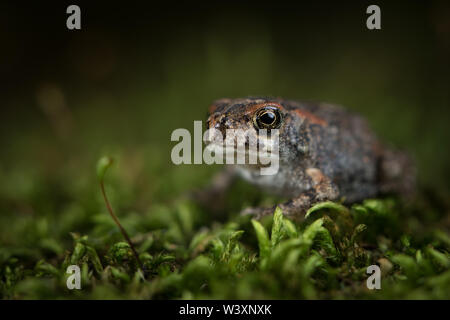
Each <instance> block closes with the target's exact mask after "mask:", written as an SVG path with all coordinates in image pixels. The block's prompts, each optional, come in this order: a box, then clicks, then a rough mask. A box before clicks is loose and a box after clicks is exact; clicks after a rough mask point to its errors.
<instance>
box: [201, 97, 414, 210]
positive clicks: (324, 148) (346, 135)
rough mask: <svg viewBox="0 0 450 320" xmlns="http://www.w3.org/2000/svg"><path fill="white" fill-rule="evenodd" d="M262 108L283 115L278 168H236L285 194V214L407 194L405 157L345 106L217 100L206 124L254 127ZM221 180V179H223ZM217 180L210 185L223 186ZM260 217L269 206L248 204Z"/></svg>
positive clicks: (409, 170)
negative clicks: (268, 172) (271, 172)
mask: <svg viewBox="0 0 450 320" xmlns="http://www.w3.org/2000/svg"><path fill="white" fill-rule="evenodd" d="M266 106H271V107H276V108H277V109H278V110H279V111H280V114H281V115H282V123H281V126H280V128H279V132H280V136H279V137H280V138H279V139H280V142H279V148H280V150H279V151H280V169H279V171H278V173H277V174H276V175H275V176H269V177H268V176H262V175H260V170H259V168H258V166H257V165H253V166H250V165H240V166H237V165H236V166H235V171H236V172H238V173H239V174H240V175H241V176H242V177H244V178H245V179H247V180H248V181H250V182H252V183H254V184H256V185H259V186H261V187H263V188H265V189H266V190H268V191H270V192H274V193H277V194H280V195H282V196H285V197H289V198H290V199H291V200H290V201H288V202H286V203H283V204H280V207H281V208H282V209H283V212H284V214H286V215H288V216H292V217H294V218H295V217H297V218H298V217H302V216H303V214H304V213H305V212H306V210H307V209H308V208H310V206H311V205H313V204H314V203H316V202H320V201H325V200H344V202H346V203H352V202H357V201H361V200H363V199H365V198H370V197H374V196H377V195H380V194H383V193H391V192H394V193H401V194H407V193H410V192H411V190H412V189H413V186H414V172H413V166H412V165H411V163H410V161H409V159H408V157H407V156H406V155H404V154H403V153H401V152H397V151H393V150H390V149H387V148H385V147H384V146H383V145H382V144H381V143H380V142H379V141H378V140H377V138H376V136H375V135H374V133H373V132H372V131H371V130H370V128H369V126H368V125H367V123H366V121H365V120H364V119H363V118H361V117H360V116H358V115H355V114H353V113H350V112H348V111H346V110H345V109H343V108H341V107H338V106H334V105H330V104H325V103H304V102H296V101H291V100H284V99H280V98H266V97H249V98H243V99H221V100H217V101H215V102H214V103H213V104H212V105H211V107H210V109H209V112H210V115H209V118H208V121H207V127H209V128H216V129H219V130H221V131H222V134H225V130H226V129H249V130H254V131H255V134H257V133H256V132H257V131H256V129H255V128H254V122H253V117H254V115H255V113H256V112H257V111H258V110H259V109H261V108H264V107H266ZM222 179H223V178H222ZM219 180H220V179H217V181H216V182H215V184H218V185H222V186H223V185H224V183H223V181H219ZM244 213H248V214H253V215H255V216H257V217H261V216H263V215H265V214H272V213H273V208H249V209H246V210H245V212H244Z"/></svg>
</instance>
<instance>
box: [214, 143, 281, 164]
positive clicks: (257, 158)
mask: <svg viewBox="0 0 450 320" xmlns="http://www.w3.org/2000/svg"><path fill="white" fill-rule="evenodd" d="M206 149H208V151H209V152H210V153H211V154H214V156H219V157H220V155H222V157H224V158H223V160H224V162H225V163H227V164H238V165H251V166H258V167H261V166H263V167H264V166H267V165H270V163H272V162H273V161H278V160H279V154H278V152H271V150H270V149H269V150H267V147H266V148H264V147H263V148H261V149H262V150H261V149H257V148H255V147H253V148H252V147H250V146H249V145H248V143H246V144H245V146H244V145H242V146H236V145H235V144H225V143H216V142H210V143H209V144H207V145H206ZM272 151H273V150H272ZM275 151H278V150H275Z"/></svg>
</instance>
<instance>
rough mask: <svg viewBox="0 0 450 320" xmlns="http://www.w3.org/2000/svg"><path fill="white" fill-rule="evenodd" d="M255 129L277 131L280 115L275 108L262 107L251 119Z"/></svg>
mask: <svg viewBox="0 0 450 320" xmlns="http://www.w3.org/2000/svg"><path fill="white" fill-rule="evenodd" d="M253 123H254V125H255V127H256V129H278V128H279V127H280V125H281V114H280V111H279V110H278V108H276V107H264V108H262V109H260V110H258V111H257V112H256V113H255V116H254V117H253Z"/></svg>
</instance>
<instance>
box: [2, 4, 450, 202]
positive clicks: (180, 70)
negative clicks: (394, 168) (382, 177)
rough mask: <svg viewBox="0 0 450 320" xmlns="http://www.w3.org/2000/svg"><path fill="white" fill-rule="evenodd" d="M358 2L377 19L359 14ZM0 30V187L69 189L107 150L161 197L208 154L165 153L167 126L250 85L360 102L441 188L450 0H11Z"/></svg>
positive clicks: (355, 105)
mask: <svg viewBox="0 0 450 320" xmlns="http://www.w3.org/2000/svg"><path fill="white" fill-rule="evenodd" d="M70 4H78V5H79V6H80V7H81V24H82V29H81V30H79V31H77V30H74V31H70V30H67V28H66V19H67V17H68V15H67V14H66V8H67V6H68V5H70ZM369 4H378V5H379V6H380V7H381V19H382V30H374V31H371V30H368V29H367V28H366V19H367V16H368V15H367V14H366V8H367V6H368V5H369ZM0 39H1V44H0V45H1V50H0V57H1V64H0V74H1V85H0V99H1V100H0V105H1V111H0V112H1V113H0V118H1V129H0V130H1V131H0V145H1V148H0V178H1V182H0V188H1V189H0V190H1V192H2V199H3V200H5V199H21V198H24V197H25V198H26V197H30V196H33V197H38V196H39V194H47V195H49V197H51V196H53V197H54V200H55V201H57V200H58V199H59V200H60V199H61V197H63V198H64V197H67V194H65V193H64V194H63V193H62V192H61V191H60V190H59V188H58V186H60V185H65V186H66V188H69V189H70V188H72V186H73V188H76V186H78V187H79V188H81V189H82V186H85V185H87V184H88V183H90V182H92V181H95V169H94V168H95V162H96V160H97V159H98V158H99V157H100V156H101V155H103V154H113V155H117V156H118V157H119V158H120V159H121V160H120V162H119V163H120V167H121V170H120V172H121V173H120V174H121V175H122V177H121V179H122V180H126V179H128V180H127V181H130V184H131V185H136V189H137V190H140V192H143V193H145V197H148V198H149V199H151V198H157V197H158V199H160V198H161V197H162V198H170V197H172V196H173V194H174V193H177V192H181V191H182V190H185V189H187V188H190V187H193V186H194V185H198V184H202V183H204V181H206V180H207V178H208V176H209V174H210V170H211V169H210V168H207V166H206V165H205V166H179V167H175V166H174V165H172V163H171V161H170V149H171V147H172V146H173V145H174V143H172V142H171V141H170V134H171V132H172V131H173V130H174V129H176V128H180V127H184V128H187V129H189V130H192V129H193V121H194V120H203V119H204V118H205V115H206V110H207V107H208V105H209V103H210V102H211V101H213V100H214V99H217V98H221V97H241V96H248V95H272V96H282V97H286V98H291V99H299V100H316V101H326V102H331V103H336V104H341V105H344V106H346V107H348V108H349V109H352V110H355V111H358V112H360V113H361V114H363V115H364V116H366V117H367V118H368V120H369V122H370V123H371V125H372V126H373V128H374V129H375V131H376V132H377V133H378V134H379V135H380V136H381V137H382V138H383V139H384V140H386V141H388V142H390V143H392V144H394V145H396V146H399V147H402V148H404V149H407V150H409V151H410V152H411V153H412V154H413V155H414V156H415V157H416V158H417V160H418V163H419V172H420V179H421V180H420V181H421V182H422V183H423V184H424V185H428V186H431V187H433V188H435V189H436V190H440V191H444V192H447V191H448V189H449V183H448V178H450V174H449V173H450V153H449V143H448V141H449V139H450V130H449V115H450V110H449V107H450V96H449V88H450V86H449V76H450V70H449V66H450V59H449V57H450V3H449V2H448V1H390V2H388V1H386V2H384V1H375V2H367V1H361V2H357V1H352V2H350V1H333V2H332V1H320V2H314V1H310V2H294V1H292V2H256V1H255V2H238V1H221V2H197V1H189V2H188V1H182V2H169V3H164V4H163V3H159V4H154V3H153V4H150V3H147V2H144V1H142V2H133V1H126V2H123V1H121V2H115V3H113V2H97V1H96V2H95V3H93V2H79V1H76V2H73V3H72V2H64V1H61V2H54V3H52V2H43V3H21V4H20V5H18V4H15V3H14V2H12V1H11V2H2V4H1V5H0ZM92 177H94V178H92ZM131 182H132V183H131ZM49 185H53V186H54V187H52V188H53V189H52V188H50V187H48V186H49ZM142 185H145V186H146V187H147V188H145V189H144V188H140V186H142ZM46 188H47V189H46ZM49 188H50V189H49ZM95 188H96V187H95ZM139 188H140V189H139ZM41 189H44V190H45V191H42V192H41V191H37V190H41ZM149 189H151V190H150V191H149ZM91 190H92V189H91ZM95 190H96V189H95ZM130 192H131V191H130ZM137 192H139V191H137ZM58 197H59V198H58ZM143 197H144V194H143ZM8 201H9V200H8Z"/></svg>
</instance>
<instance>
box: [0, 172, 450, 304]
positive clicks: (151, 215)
mask: <svg viewBox="0 0 450 320" xmlns="http://www.w3.org/2000/svg"><path fill="white" fill-rule="evenodd" d="M118 173H120V168H119V169H118V168H117V167H113V169H112V170H111V172H110V173H109V174H110V177H107V178H106V184H107V187H106V190H107V193H108V194H109V195H110V197H111V199H112V202H113V206H114V207H115V209H116V213H117V215H118V216H119V218H120V219H121V221H122V223H123V225H124V226H125V228H126V229H127V230H128V232H129V233H130V235H131V237H132V240H133V242H134V243H135V245H136V247H137V250H138V252H139V255H140V259H141V260H142V261H143V263H144V265H145V278H144V277H143V276H142V274H141V273H140V272H139V271H138V270H137V263H136V260H135V259H134V256H133V253H132V251H131V249H130V247H129V245H128V244H127V243H126V242H124V240H123V238H122V235H121V234H120V232H119V230H118V228H117V226H116V225H115V224H114V223H113V221H112V219H111V217H110V216H109V214H108V213H107V211H106V207H105V205H104V203H103V200H102V198H101V196H100V189H99V187H98V184H97V183H94V182H92V187H91V188H89V189H88V190H83V188H82V187H81V188H79V189H77V187H76V186H72V185H69V186H67V185H65V186H64V185H63V186H61V185H60V186H59V188H58V187H57V186H58V185H57V184H52V183H51V182H48V184H46V185H45V186H46V188H44V189H43V188H42V185H41V186H37V185H36V187H37V188H36V189H33V188H31V189H29V190H28V193H27V198H28V199H29V201H30V207H28V208H27V207H25V208H17V207H16V206H17V203H14V202H13V201H12V200H11V201H10V202H9V203H5V206H6V205H7V206H9V207H10V208H16V212H19V213H16V214H10V215H2V216H1V218H0V219H1V240H2V246H1V248H0V297H1V298H3V299H35V298H38V299H60V298H64V299H78V298H83V299H84V298H87V299H108V298H113V299H180V298H181V299H267V298H269V299H317V298H319V299H320V298H325V299H348V298H368V299H410V298H411V299H449V298H450V253H449V252H450V237H449V234H448V232H446V231H445V230H446V229H445V228H446V226H445V223H447V226H448V221H447V222H445V219H448V218H446V214H447V212H446V211H445V210H444V211H442V209H440V210H439V209H438V208H437V207H432V206H429V205H428V204H427V203H426V201H419V200H416V201H415V204H414V205H413V206H411V205H404V204H402V203H401V202H400V201H398V200H396V199H394V198H385V199H367V200H366V201H364V202H363V203H360V204H355V205H353V206H351V207H345V206H342V205H340V204H337V203H323V204H320V205H317V206H315V207H314V208H313V209H311V210H310V212H309V214H308V217H307V219H305V220H304V221H303V222H301V223H296V222H292V221H291V220H289V219H286V218H285V217H283V215H282V213H281V211H277V212H276V213H275V215H274V216H273V217H272V216H270V217H266V218H265V219H263V220H262V221H260V222H257V221H252V220H251V219H250V218H249V217H242V216H239V215H238V214H237V213H238V211H239V208H240V207H241V206H242V204H243V203H247V204H270V203H275V202H276V200H277V199H274V198H272V197H269V196H265V195H262V194H260V193H259V192H257V191H255V190H253V189H252V188H251V187H250V186H248V185H246V184H244V183H238V184H237V185H236V186H235V187H234V189H233V191H231V193H230V194H229V195H228V199H227V203H228V206H229V208H226V210H228V212H227V214H226V215H225V216H221V217H217V216H213V215H211V213H210V212H208V211H206V210H204V209H202V208H200V207H199V206H198V205H197V204H196V203H195V202H193V201H191V200H190V199H189V198H188V197H186V196H183V195H181V196H177V197H174V198H173V199H170V198H169V199H168V200H167V201H161V202H154V203H151V204H150V203H148V202H145V201H144V200H143V199H142V198H141V197H143V196H144V195H143V194H142V193H140V192H139V190H137V189H138V187H134V188H133V185H134V184H138V183H137V181H138V180H139V179H138V178H137V177H135V178H134V179H128V180H127V179H125V178H124V176H123V175H120V174H118ZM92 176H95V170H94V169H93V171H92ZM155 182H160V183H161V182H162V181H161V180H159V181H155ZM80 184H81V186H83V185H84V184H83V183H81V182H80ZM55 197H57V198H58V199H60V203H61V205H58V204H54V203H51V202H50V203H49V202H48V201H49V199H50V198H51V199H55ZM243 197H245V198H246V201H245V200H244V201H242V198H243ZM75 198H77V199H79V201H72V202H71V201H68V199H75ZM142 203H144V204H142ZM63 204H64V205H63ZM35 210H40V212H46V213H45V214H41V215H36V214H35ZM11 212H13V211H11ZM71 264H77V265H79V266H80V267H81V274H82V280H81V286H82V289H81V290H68V289H67V287H66V279H67V276H68V274H66V268H67V266H68V265H71ZM372 264H377V265H379V266H380V267H381V271H382V280H381V290H369V289H367V286H366V279H367V278H368V276H369V275H368V274H367V273H366V269H367V267H368V266H369V265H372Z"/></svg>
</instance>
